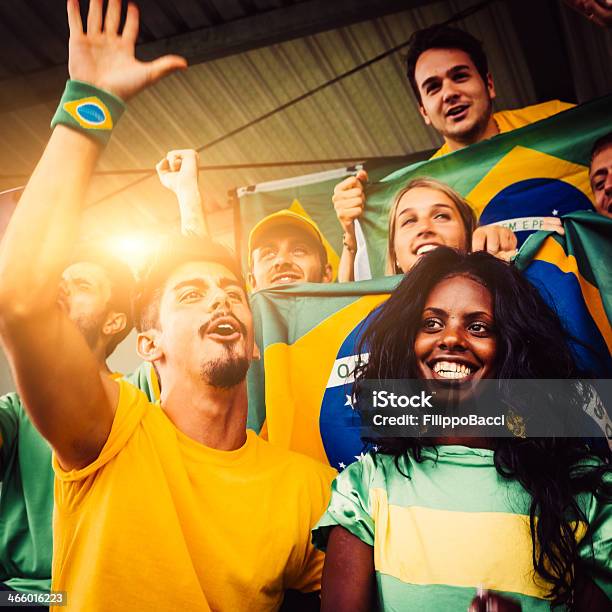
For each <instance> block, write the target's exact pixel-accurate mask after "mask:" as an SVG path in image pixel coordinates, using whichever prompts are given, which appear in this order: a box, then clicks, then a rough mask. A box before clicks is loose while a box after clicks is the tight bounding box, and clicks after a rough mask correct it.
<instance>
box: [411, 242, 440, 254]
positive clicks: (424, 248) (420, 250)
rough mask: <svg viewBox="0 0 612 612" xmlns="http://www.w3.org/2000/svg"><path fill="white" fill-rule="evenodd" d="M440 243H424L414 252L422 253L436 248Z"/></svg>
mask: <svg viewBox="0 0 612 612" xmlns="http://www.w3.org/2000/svg"><path fill="white" fill-rule="evenodd" d="M439 246H440V245H439V244H424V245H423V246H422V247H419V248H418V249H417V252H416V254H417V255H423V253H429V251H433V250H434V249H436V248H438V247H439Z"/></svg>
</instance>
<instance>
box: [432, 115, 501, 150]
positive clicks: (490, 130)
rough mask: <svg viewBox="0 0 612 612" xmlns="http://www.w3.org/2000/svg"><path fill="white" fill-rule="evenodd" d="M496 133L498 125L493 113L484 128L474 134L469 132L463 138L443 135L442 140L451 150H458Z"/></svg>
mask: <svg viewBox="0 0 612 612" xmlns="http://www.w3.org/2000/svg"><path fill="white" fill-rule="evenodd" d="M498 134H499V127H498V125H497V122H496V121H495V119H494V117H493V115H491V116H490V117H489V121H488V122H487V123H486V125H485V127H484V129H481V130H478V131H477V132H476V133H475V134H470V135H469V136H467V137H466V138H464V139H461V138H448V137H445V138H444V140H445V142H446V145H447V146H448V148H449V149H450V151H451V152H452V151H458V150H459V149H464V148H465V147H469V146H470V145H473V144H476V143H477V142H481V141H483V140H488V139H489V138H493V136H497V135H498Z"/></svg>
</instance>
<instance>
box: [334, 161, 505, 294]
mask: <svg viewBox="0 0 612 612" xmlns="http://www.w3.org/2000/svg"><path fill="white" fill-rule="evenodd" d="M367 178H368V176H367V173H366V172H365V171H364V170H360V171H359V173H358V174H357V175H356V176H352V177H349V178H347V179H345V180H344V181H342V182H341V183H339V184H338V185H336V188H335V189H334V196H333V202H334V208H335V210H336V215H337V217H338V221H339V222H340V225H341V226H342V230H343V243H344V246H343V249H342V256H341V259H340V267H339V271H338V280H339V281H340V282H347V281H352V280H355V279H354V273H353V268H354V262H355V256H356V254H357V241H356V238H355V221H356V220H357V219H359V217H360V216H361V215H362V214H363V209H364V206H365V191H364V187H363V185H364V182H365V181H367ZM516 244H517V241H516V236H515V235H514V233H513V232H512V231H510V230H509V229H507V228H505V227H502V226H499V225H485V226H482V227H478V224H477V221H476V217H475V214H474V211H473V210H472V208H471V207H470V205H469V204H468V203H467V201H466V200H465V199H464V198H463V197H462V196H460V195H459V194H458V193H457V192H456V191H455V190H454V189H452V188H451V187H449V186H448V185H446V184H445V183H442V182H441V181H438V180H435V179H431V178H425V177H423V178H417V179H414V180H412V181H410V182H409V183H408V184H407V185H406V187H404V189H402V190H401V191H400V192H399V194H398V195H397V196H396V198H395V200H394V201H393V204H392V206H391V209H390V211H389V239H388V243H387V265H386V269H385V273H386V274H387V275H390V274H402V273H405V272H408V270H410V268H411V267H412V266H413V265H414V264H415V263H416V262H417V261H418V259H419V258H420V256H421V255H423V254H424V253H427V252H428V251H431V250H432V249H434V248H436V247H437V246H442V245H444V246H449V247H453V248H455V249H460V250H462V251H465V252H472V251H488V252H489V253H491V254H492V255H495V256H496V257H499V258H501V259H509V258H510V257H511V256H512V255H514V253H515V252H516Z"/></svg>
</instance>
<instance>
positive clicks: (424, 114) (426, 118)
mask: <svg viewBox="0 0 612 612" xmlns="http://www.w3.org/2000/svg"><path fill="white" fill-rule="evenodd" d="M419 113H421V117H423V121H425V125H431V119H430V118H429V115H428V114H427V111H426V110H425V107H424V106H423V105H422V104H419Z"/></svg>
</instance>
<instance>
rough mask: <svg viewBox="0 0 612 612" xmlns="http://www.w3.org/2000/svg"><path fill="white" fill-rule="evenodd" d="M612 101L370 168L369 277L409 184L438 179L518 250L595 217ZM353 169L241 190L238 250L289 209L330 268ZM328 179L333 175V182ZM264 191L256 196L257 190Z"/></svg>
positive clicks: (379, 263)
mask: <svg viewBox="0 0 612 612" xmlns="http://www.w3.org/2000/svg"><path fill="white" fill-rule="evenodd" d="M611 125H612V96H608V97H605V98H600V99H598V100H594V101H592V102H589V103H586V104H582V105H581V106H577V107H575V108H572V109H570V110H566V111H564V112H562V113H559V114H557V115H554V116H552V117H550V118H548V119H544V120H542V121H538V122H536V123H532V124H531V125H528V126H526V127H523V128H520V129H517V130H514V131H512V132H508V133H505V134H500V135H498V136H496V137H494V138H491V139H490V140H486V141H483V142H480V143H477V144H475V145H472V146H470V147H466V148H465V149H461V150H459V151H456V152H454V153H451V154H448V155H444V156H442V157H438V158H435V159H432V160H429V161H425V162H420V163H417V164H413V165H410V166H408V167H402V168H397V167H395V168H394V167H378V168H376V169H375V171H374V172H372V171H371V168H369V167H367V168H366V169H367V170H368V172H370V183H369V185H368V187H367V189H366V196H367V203H366V209H365V214H364V217H363V220H362V223H361V225H362V228H363V231H364V235H365V240H366V243H367V249H368V255H369V264H370V269H371V271H372V276H373V278H377V277H380V276H382V275H383V274H384V267H385V266H384V264H385V253H386V242H387V217H388V212H389V207H390V205H391V203H392V201H393V199H394V197H395V195H396V194H397V193H398V192H399V191H400V190H401V189H402V188H403V187H404V186H405V185H406V184H407V183H408V182H409V181H410V180H411V179H413V178H417V177H422V176H426V177H431V178H436V179H438V180H441V181H443V182H445V183H447V184H449V185H450V186H451V187H453V188H454V189H456V190H457V191H458V192H459V193H461V194H462V195H463V196H464V197H466V198H467V200H468V201H469V202H470V204H471V205H472V206H473V208H474V209H475V210H476V212H477V214H478V215H479V216H480V223H481V224H488V223H502V224H504V225H506V226H508V227H510V228H511V229H512V230H513V231H515V232H516V233H517V236H518V238H519V241H520V242H521V243H522V242H523V241H524V240H525V239H526V238H527V236H528V235H530V234H531V233H533V232H534V231H535V230H538V229H539V228H540V227H541V225H542V219H543V217H555V216H556V217H562V216H564V215H566V214H568V213H570V212H573V211H576V210H593V205H592V203H593V196H592V193H591V189H590V185H589V178H588V165H589V154H590V150H591V147H592V145H593V142H594V141H595V140H596V139H597V138H598V137H600V136H602V135H603V134H605V133H607V132H608V131H609V130H610V126H611ZM354 170H355V169H354V168H353V169H351V168H346V169H342V170H340V171H334V172H335V174H334V173H333V172H332V173H323V175H321V180H317V177H316V175H310V176H309V177H299V178H298V179H294V180H293V181H289V182H287V181H285V182H281V181H279V182H278V184H277V185H276V187H275V188H274V189H273V190H267V189H266V188H265V187H266V186H265V185H262V186H254V187H251V188H246V189H243V190H241V191H240V214H241V221H240V228H241V229H240V231H241V236H242V243H243V244H245V243H246V238H247V236H248V233H249V231H250V229H251V228H252V227H253V226H254V225H255V223H257V222H258V221H259V220H260V219H262V218H263V217H265V216H266V215H269V214H270V213H273V212H276V211H277V210H281V209H283V208H291V209H292V210H295V211H296V212H300V213H301V214H304V215H306V216H308V217H310V218H311V219H313V220H314V221H315V222H316V223H317V224H318V225H319V228H320V229H321V231H322V233H323V235H324V236H325V237H326V239H327V242H328V244H327V245H326V246H328V253H330V262H331V263H332V266H334V265H336V264H337V261H338V255H339V254H340V252H341V248H342V237H341V231H340V226H339V224H338V221H337V220H336V216H335V212H334V209H333V206H332V203H331V196H332V192H333V188H334V186H335V185H336V184H337V183H338V182H340V180H342V178H344V177H346V176H347V175H348V174H350V173H351V172H354ZM332 175H333V176H332ZM260 187H262V189H260Z"/></svg>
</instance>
